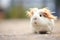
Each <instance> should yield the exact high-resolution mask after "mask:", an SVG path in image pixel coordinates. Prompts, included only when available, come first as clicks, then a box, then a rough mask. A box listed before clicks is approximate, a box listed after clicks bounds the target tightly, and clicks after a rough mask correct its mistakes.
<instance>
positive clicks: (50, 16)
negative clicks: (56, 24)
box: [43, 8, 56, 19]
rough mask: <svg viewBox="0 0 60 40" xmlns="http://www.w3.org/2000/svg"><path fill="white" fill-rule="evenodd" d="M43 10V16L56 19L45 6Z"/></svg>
mask: <svg viewBox="0 0 60 40" xmlns="http://www.w3.org/2000/svg"><path fill="white" fill-rule="evenodd" d="M43 11H44V13H43V15H44V17H47V18H48V19H56V16H53V15H52V13H51V11H50V10H48V9H47V8H43Z"/></svg>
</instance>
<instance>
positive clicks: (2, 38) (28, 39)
mask: <svg viewBox="0 0 60 40" xmlns="http://www.w3.org/2000/svg"><path fill="white" fill-rule="evenodd" d="M55 23H56V27H54V33H52V34H33V31H32V27H31V25H30V23H29V20H27V19H12V20H2V21H0V40H60V24H59V23H60V21H59V20H58V21H56V22H55Z"/></svg>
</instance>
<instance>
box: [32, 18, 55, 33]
mask: <svg viewBox="0 0 60 40" xmlns="http://www.w3.org/2000/svg"><path fill="white" fill-rule="evenodd" d="M31 25H32V27H33V29H34V31H35V32H36V33H40V32H45V31H46V32H47V33H51V32H52V30H53V27H54V20H48V19H45V18H43V19H37V20H33V18H32V19H31Z"/></svg>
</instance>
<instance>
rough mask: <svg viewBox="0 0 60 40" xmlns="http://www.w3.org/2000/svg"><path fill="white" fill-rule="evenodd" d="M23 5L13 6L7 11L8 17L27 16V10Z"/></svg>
mask: <svg viewBox="0 0 60 40" xmlns="http://www.w3.org/2000/svg"><path fill="white" fill-rule="evenodd" d="M25 10H26V9H25V8H24V7H23V6H13V7H11V10H10V11H9V12H7V15H6V16H7V17H6V18H26V17H27V16H26V12H25Z"/></svg>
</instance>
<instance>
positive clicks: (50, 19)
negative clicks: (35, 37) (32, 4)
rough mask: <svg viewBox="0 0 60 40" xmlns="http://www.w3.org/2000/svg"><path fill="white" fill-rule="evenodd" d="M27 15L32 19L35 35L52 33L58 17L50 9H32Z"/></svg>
mask: <svg viewBox="0 0 60 40" xmlns="http://www.w3.org/2000/svg"><path fill="white" fill-rule="evenodd" d="M27 15H28V16H29V17H30V22H31V26H32V27H33V29H34V32H35V33H42V34H44V33H52V30H53V27H54V20H55V19H56V17H55V16H53V15H52V12H51V11H50V10H49V9H47V8H42V9H38V8H30V10H29V11H27Z"/></svg>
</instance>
